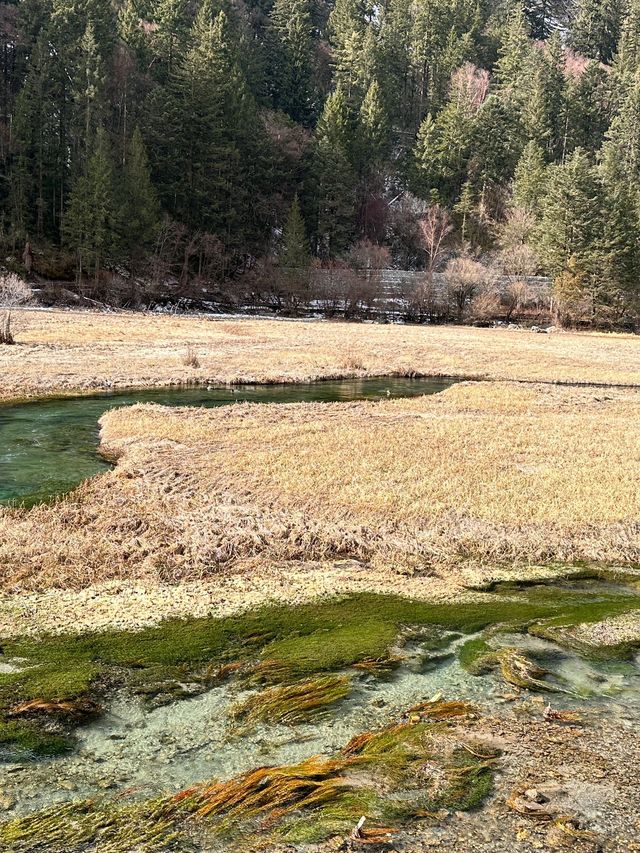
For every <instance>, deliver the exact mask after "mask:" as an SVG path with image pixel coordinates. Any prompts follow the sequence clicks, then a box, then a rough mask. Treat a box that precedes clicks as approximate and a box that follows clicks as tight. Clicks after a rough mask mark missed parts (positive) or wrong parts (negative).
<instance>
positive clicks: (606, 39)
mask: <svg viewBox="0 0 640 853" xmlns="http://www.w3.org/2000/svg"><path fill="white" fill-rule="evenodd" d="M623 10H624V6H623V0H578V2H577V8H576V10H575V18H574V21H573V24H572V28H571V47H572V48H573V49H574V50H575V51H577V52H578V53H582V54H584V55H585V56H589V57H591V58H592V59H598V60H600V62H605V63H607V64H609V63H610V62H611V60H612V59H613V57H614V55H615V53H616V50H617V47H618V40H619V38H620V30H621V26H622V18H623Z"/></svg>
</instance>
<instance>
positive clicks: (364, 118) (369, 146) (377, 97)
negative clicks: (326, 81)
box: [358, 80, 390, 171]
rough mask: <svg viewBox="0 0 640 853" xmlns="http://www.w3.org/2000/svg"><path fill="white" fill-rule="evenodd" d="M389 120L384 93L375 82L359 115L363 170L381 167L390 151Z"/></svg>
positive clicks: (360, 153) (361, 166)
mask: <svg viewBox="0 0 640 853" xmlns="http://www.w3.org/2000/svg"><path fill="white" fill-rule="evenodd" d="M389 134H390V128H389V118H388V115H387V110H386V105H385V103H384V100H383V98H382V91H381V89H380V86H379V85H378V81H377V80H374V81H373V82H372V83H371V85H370V86H369V88H368V90H367V94H366V95H365V97H364V100H363V102H362V106H361V107H360V115H359V140H358V141H359V147H360V152H359V158H358V159H359V163H360V168H361V170H364V171H372V170H375V169H377V168H379V167H380V166H381V164H382V163H383V162H384V160H385V157H386V155H387V153H388V150H389Z"/></svg>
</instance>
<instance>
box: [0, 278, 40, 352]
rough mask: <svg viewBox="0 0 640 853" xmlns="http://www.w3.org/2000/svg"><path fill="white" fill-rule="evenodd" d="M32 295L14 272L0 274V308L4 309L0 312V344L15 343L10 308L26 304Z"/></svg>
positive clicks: (29, 289)
mask: <svg viewBox="0 0 640 853" xmlns="http://www.w3.org/2000/svg"><path fill="white" fill-rule="evenodd" d="M32 296H33V291H32V290H31V288H30V287H29V285H28V284H27V282H26V281H23V279H21V278H20V276H17V275H15V273H8V274H7V275H3V276H0V308H2V309H4V310H3V312H2V314H0V344H13V343H15V340H14V337H13V332H12V329H11V309H12V308H16V307H17V306H18V305H24V304H26V303H27V302H29V300H30V299H31V298H32Z"/></svg>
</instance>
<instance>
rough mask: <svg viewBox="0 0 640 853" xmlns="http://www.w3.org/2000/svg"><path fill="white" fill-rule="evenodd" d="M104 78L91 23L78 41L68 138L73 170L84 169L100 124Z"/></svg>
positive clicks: (101, 120)
mask: <svg viewBox="0 0 640 853" xmlns="http://www.w3.org/2000/svg"><path fill="white" fill-rule="evenodd" d="M104 84H105V74H104V68H103V64H102V57H101V56H100V52H99V50H98V45H97V43H96V38H95V31H94V28H93V24H92V23H91V21H89V23H88V24H87V28H86V30H85V31H84V34H83V36H82V38H81V40H80V50H79V57H78V64H77V71H76V75H75V81H74V87H73V100H74V107H75V108H74V110H73V115H74V118H75V121H74V122H73V131H72V136H73V139H74V141H75V144H76V149H77V153H76V156H75V167H76V168H79V169H84V166H85V162H86V158H87V157H88V155H89V152H90V151H91V149H92V147H93V141H94V138H95V134H96V131H97V129H98V127H99V126H101V125H102V123H103V108H102V105H103V102H102V95H103V88H104Z"/></svg>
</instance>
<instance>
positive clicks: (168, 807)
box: [0, 718, 496, 853]
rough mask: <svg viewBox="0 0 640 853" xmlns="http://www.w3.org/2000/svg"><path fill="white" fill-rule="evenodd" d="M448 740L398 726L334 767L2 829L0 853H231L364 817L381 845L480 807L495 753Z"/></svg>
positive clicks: (318, 836) (40, 817) (425, 727)
mask: <svg viewBox="0 0 640 853" xmlns="http://www.w3.org/2000/svg"><path fill="white" fill-rule="evenodd" d="M456 723H457V724H459V718H456ZM456 733H457V734H458V736H459V731H458V729H456ZM451 736H452V732H451V730H450V729H449V727H448V724H447V723H446V722H419V723H417V724H411V723H401V724H399V725H394V726H392V727H390V728H387V729H383V730H381V731H378V732H365V733H363V734H362V735H360V736H359V737H358V738H354V739H353V740H352V741H351V742H350V743H349V744H348V745H347V747H345V749H343V750H342V751H340V752H339V753H337V754H336V755H335V756H333V757H332V758H320V757H315V758H310V759H308V760H306V761H303V762H301V763H300V764H296V765H291V766H280V767H261V768H257V769H255V770H250V771H248V772H247V773H244V774H242V775H240V776H237V777H235V778H233V779H231V780H229V781H227V782H213V783H210V784H203V785H197V786H194V787H192V788H189V789H187V790H185V791H181V792H180V793H178V794H176V795H173V796H168V797H164V798H161V799H157V800H154V801H152V802H148V803H136V804H133V805H123V804H119V803H111V804H109V803H103V804H100V803H95V802H93V803H92V802H90V801H83V802H79V803H72V804H69V805H63V806H56V807H54V808H51V809H48V810H46V811H44V812H38V813H36V814H33V815H29V816H27V817H22V818H18V819H14V820H11V821H7V822H5V823H2V824H0V848H2V849H10V850H12V851H14V853H35V852H36V851H39V850H43V849H46V850H47V851H48V853H62V851H64V853H80V851H83V850H87V849H99V850H100V851H104V853H107V851H108V853H121V851H122V853H124V851H127V853H128V851H130V850H134V849H135V850H138V851H141V853H142V851H145V852H146V851H149V853H150V851H158V850H165V849H185V848H188V847H189V844H191V843H192V842H193V841H194V840H195V839H199V840H201V841H202V845H201V846H207V845H208V844H210V843H211V841H212V840H215V841H216V842H218V843H224V849H227V850H236V849H246V848H247V846H250V844H249V842H250V841H251V840H252V839H253V840H255V841H256V843H260V844H261V846H264V845H265V844H268V842H278V841H285V840H286V841H287V842H288V843H303V842H311V841H322V840H324V839H325V838H327V837H329V836H331V835H335V834H343V835H347V834H348V833H349V832H350V831H351V830H352V829H353V827H354V826H355V824H356V823H357V821H358V820H359V818H360V817H361V816H363V815H364V816H365V817H366V818H367V823H368V826H369V829H368V830H367V831H368V832H370V833H372V835H375V834H376V833H377V834H382V835H383V834H384V833H386V832H387V831H388V830H390V831H393V830H395V831H397V830H398V829H399V828H400V826H401V825H402V824H403V823H404V822H405V821H407V820H409V819H411V818H417V817H424V816H425V815H426V814H431V813H433V812H434V811H435V810H437V809H442V808H446V809H451V810H461V809H467V808H472V807H474V806H476V805H478V804H479V803H480V802H481V800H482V799H483V798H484V797H486V795H487V794H488V792H489V790H490V787H491V777H492V768H493V763H494V761H495V758H496V755H495V753H493V752H491V753H489V752H487V751H486V749H485V750H484V751H483V749H482V748H480V747H478V746H474V747H473V748H470V747H465V745H464V744H463V743H462V742H460V741H459V742H458V745H457V747H455V748H454V749H453V750H452V749H451ZM426 763H428V766H429V768H430V772H429V773H428V774H425V772H424V768H425V764H426ZM3 845H4V846H3Z"/></svg>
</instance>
